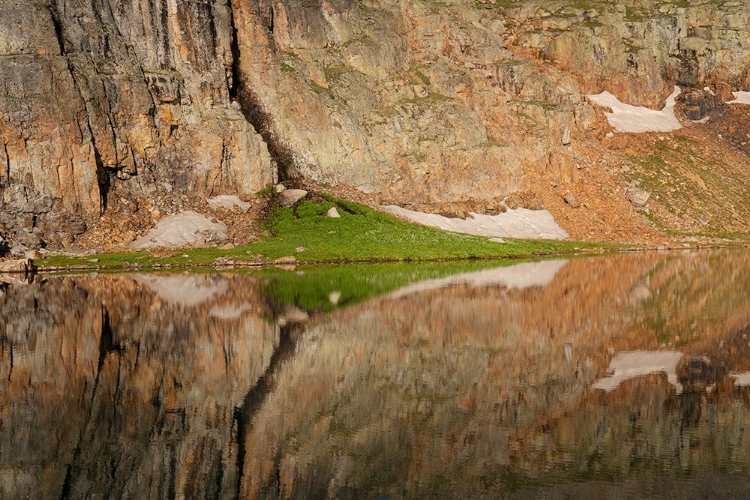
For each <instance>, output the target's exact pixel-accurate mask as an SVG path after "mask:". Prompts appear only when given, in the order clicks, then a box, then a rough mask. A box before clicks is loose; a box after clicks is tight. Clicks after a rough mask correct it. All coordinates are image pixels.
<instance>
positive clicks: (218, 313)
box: [208, 302, 253, 319]
mask: <svg viewBox="0 0 750 500" xmlns="http://www.w3.org/2000/svg"><path fill="white" fill-rule="evenodd" d="M252 310H253V306H252V305H250V303H249V302H243V303H242V304H240V305H236V304H232V305H226V306H219V305H215V306H213V307H212V308H211V310H210V311H208V314H209V316H211V317H214V318H218V319H237V318H239V317H241V316H242V315H243V314H245V313H246V312H248V311H252Z"/></svg>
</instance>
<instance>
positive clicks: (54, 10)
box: [48, 1, 65, 56]
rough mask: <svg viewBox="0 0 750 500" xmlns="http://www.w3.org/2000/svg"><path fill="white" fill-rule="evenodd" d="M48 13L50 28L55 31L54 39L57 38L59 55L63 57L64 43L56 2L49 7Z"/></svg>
mask: <svg viewBox="0 0 750 500" xmlns="http://www.w3.org/2000/svg"><path fill="white" fill-rule="evenodd" d="M48 8H49V12H50V14H51V17H52V26H53V28H54V30H55V37H57V43H58V45H60V54H61V55H63V56H64V55H65V41H64V39H63V31H62V25H61V24H60V17H59V13H58V12H57V2H56V1H53V2H52V3H50V5H49V7H48Z"/></svg>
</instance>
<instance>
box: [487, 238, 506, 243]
mask: <svg viewBox="0 0 750 500" xmlns="http://www.w3.org/2000/svg"><path fill="white" fill-rule="evenodd" d="M490 241H491V242H493V243H505V240H504V239H502V238H497V237H495V238H490Z"/></svg>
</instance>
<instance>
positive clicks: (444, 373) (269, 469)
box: [0, 251, 750, 499]
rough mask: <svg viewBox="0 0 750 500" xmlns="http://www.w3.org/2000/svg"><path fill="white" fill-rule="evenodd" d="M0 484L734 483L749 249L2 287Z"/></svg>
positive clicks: (695, 487)
mask: <svg viewBox="0 0 750 500" xmlns="http://www.w3.org/2000/svg"><path fill="white" fill-rule="evenodd" d="M0 318H1V319H2V321H0V498H4V499H15V498H32V499H46V498H153V499H162V498H229V499H233V498H243V499H244V498H247V499H251V498H311V499H312V498H357V499H367V498H370V499H400V498H554V499H557V498H608V499H609V498H612V499H614V498H660V499H661V498H733V499H741V498H750V338H748V337H750V253H749V252H747V251H744V252H743V251H739V252H738V251H735V252H729V251H727V252H708V251H704V252H685V253H661V254H635V255H624V256H611V257H596V258H580V259H571V260H550V261H542V262H523V263H510V264H508V263H504V264H502V265H501V264H500V263H497V262H495V263H488V262H473V263H468V262H467V263H458V264H456V263H453V264H430V265H407V264H401V265H372V266H365V265H361V266H339V267H329V268H308V269H304V268H298V269H296V270H280V269H271V270H265V271H263V272H260V273H244V274H241V273H240V274H233V273H208V274H197V273H194V274H171V275H170V274H132V275H124V274H120V275H98V276H97V275H84V276H67V277H62V276H47V277H37V278H36V280H35V282H34V283H32V284H28V285H18V284H13V285H8V284H6V285H0Z"/></svg>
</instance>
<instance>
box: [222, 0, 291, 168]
mask: <svg viewBox="0 0 750 500" xmlns="http://www.w3.org/2000/svg"><path fill="white" fill-rule="evenodd" d="M228 7H229V10H230V12H229V20H230V21H229V22H230V24H231V29H232V37H231V39H232V42H231V53H232V82H231V85H230V86H229V97H230V98H231V99H232V100H233V101H235V102H237V103H238V104H239V105H240V110H241V111H242V114H243V115H244V116H245V120H247V121H248V123H250V125H252V126H253V128H254V129H255V131H256V132H258V134H260V136H261V137H262V138H263V141H264V142H265V143H266V147H267V148H268V153H269V154H270V155H271V161H272V162H273V163H274V164H275V166H276V174H277V176H278V180H279V182H283V181H285V180H287V179H290V178H293V177H296V175H295V170H296V169H295V168H294V152H293V151H292V150H291V149H289V147H287V146H286V145H285V144H284V143H283V141H281V140H280V139H279V138H278V137H277V135H276V134H275V133H274V131H273V118H272V117H271V115H270V114H269V113H267V112H266V111H265V110H264V109H263V106H262V104H261V103H260V102H259V99H258V98H257V97H256V96H255V94H254V93H253V92H252V91H251V90H249V89H247V88H246V87H245V85H243V83H242V70H241V68H240V58H241V57H242V54H241V52H240V48H239V41H238V35H237V23H236V22H235V13H234V10H233V8H232V4H231V2H230V3H229V4H228ZM272 27H273V23H272V22H271V24H270V25H269V26H267V29H269V31H270V30H271V29H272Z"/></svg>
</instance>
